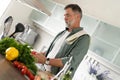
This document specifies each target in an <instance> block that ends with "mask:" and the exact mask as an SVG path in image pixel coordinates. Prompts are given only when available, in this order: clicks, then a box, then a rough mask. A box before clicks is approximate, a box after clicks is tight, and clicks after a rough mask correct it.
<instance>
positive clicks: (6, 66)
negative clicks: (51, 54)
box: [0, 54, 27, 80]
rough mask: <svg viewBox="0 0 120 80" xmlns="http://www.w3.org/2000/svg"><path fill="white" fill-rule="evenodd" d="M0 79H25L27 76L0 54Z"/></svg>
mask: <svg viewBox="0 0 120 80" xmlns="http://www.w3.org/2000/svg"><path fill="white" fill-rule="evenodd" d="M0 80H27V78H25V76H24V75H22V74H21V72H20V71H19V70H18V69H17V68H15V67H14V66H13V65H12V64H11V63H10V62H9V61H7V60H6V59H5V58H4V56H2V55H1V54H0Z"/></svg>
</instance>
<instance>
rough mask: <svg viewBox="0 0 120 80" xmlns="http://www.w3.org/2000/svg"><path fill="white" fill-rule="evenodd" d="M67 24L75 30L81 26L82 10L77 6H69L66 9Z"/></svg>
mask: <svg viewBox="0 0 120 80" xmlns="http://www.w3.org/2000/svg"><path fill="white" fill-rule="evenodd" d="M64 9H65V14H64V16H65V22H66V24H67V27H70V28H74V27H79V26H80V20H81V18H82V10H81V8H80V7H79V6H78V5H77V4H69V5H67V6H66V7H65V8H64Z"/></svg>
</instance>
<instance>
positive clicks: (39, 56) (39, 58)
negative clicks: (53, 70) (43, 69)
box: [32, 53, 46, 64]
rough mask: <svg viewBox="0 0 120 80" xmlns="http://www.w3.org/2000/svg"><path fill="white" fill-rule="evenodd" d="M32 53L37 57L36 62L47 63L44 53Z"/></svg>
mask: <svg viewBox="0 0 120 80" xmlns="http://www.w3.org/2000/svg"><path fill="white" fill-rule="evenodd" d="M32 55H33V56H34V57H35V58H36V62H38V63H41V64H45V61H46V57H45V56H44V55H43V54H41V53H38V54H32Z"/></svg>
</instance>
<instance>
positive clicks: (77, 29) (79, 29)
mask: <svg viewBox="0 0 120 80" xmlns="http://www.w3.org/2000/svg"><path fill="white" fill-rule="evenodd" d="M66 30H68V27H66ZM81 30H83V27H78V28H75V29H72V33H74V32H78V31H81Z"/></svg>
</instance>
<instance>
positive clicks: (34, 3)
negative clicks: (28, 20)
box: [18, 0, 52, 16]
mask: <svg viewBox="0 0 120 80" xmlns="http://www.w3.org/2000/svg"><path fill="white" fill-rule="evenodd" d="M18 1H19V2H21V3H22V4H24V5H27V6H29V7H32V8H34V9H35V10H38V11H41V12H43V13H45V14H47V15H49V16H50V15H51V12H50V11H49V10H48V9H47V7H46V6H45V5H47V6H52V4H45V3H44V2H46V1H47V0H18Z"/></svg>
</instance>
